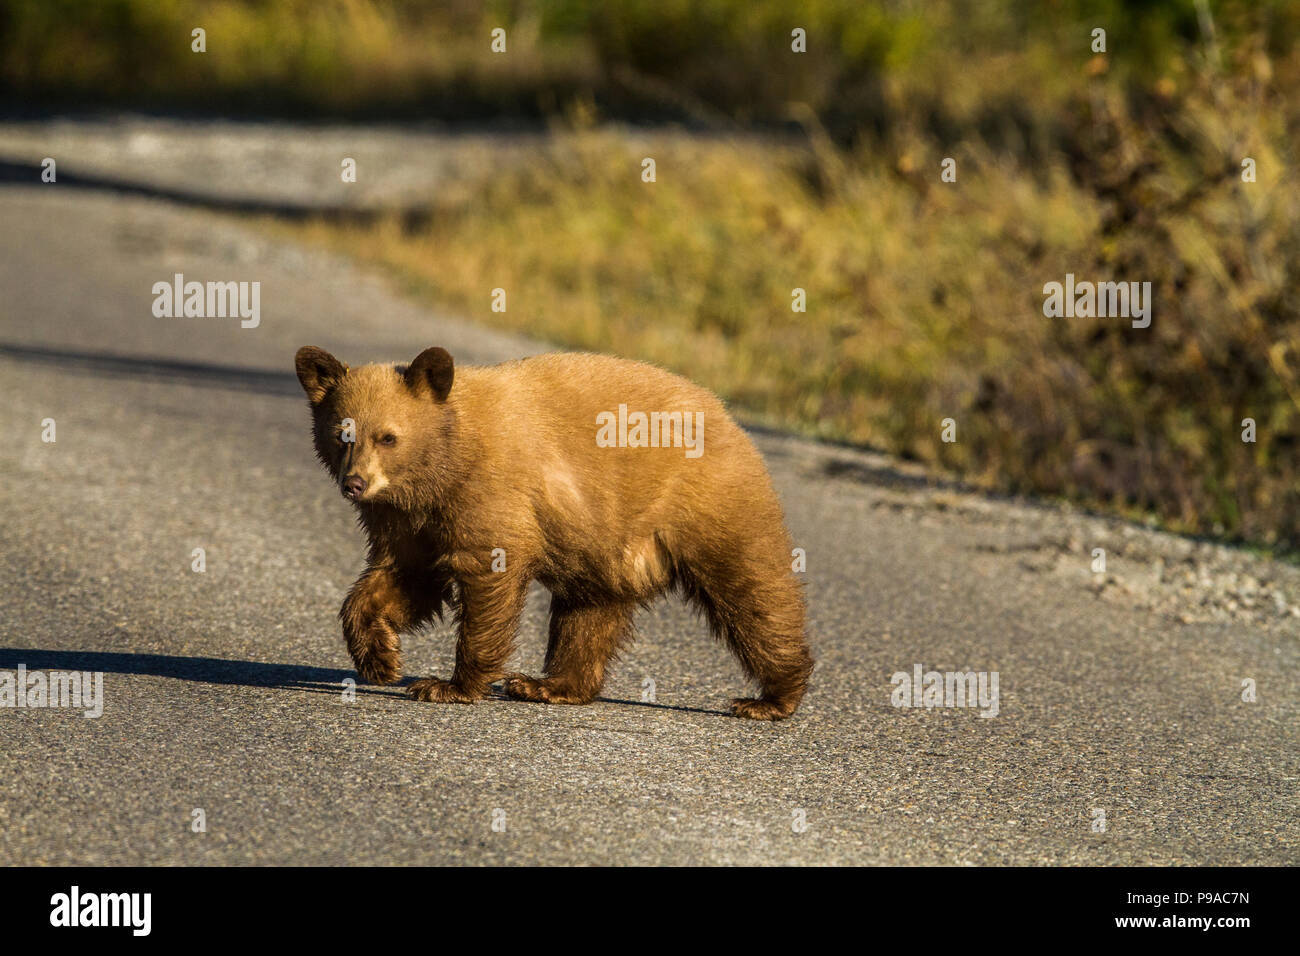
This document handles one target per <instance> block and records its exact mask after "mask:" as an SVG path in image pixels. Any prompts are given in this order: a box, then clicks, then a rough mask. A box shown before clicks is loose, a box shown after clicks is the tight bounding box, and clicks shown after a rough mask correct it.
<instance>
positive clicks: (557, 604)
mask: <svg viewBox="0 0 1300 956" xmlns="http://www.w3.org/2000/svg"><path fill="white" fill-rule="evenodd" d="M633 609H634V605H631V604H571V603H568V602H566V601H563V600H561V599H560V598H558V597H552V598H551V628H550V639H549V641H548V643H547V645H546V663H545V669H546V675H547V676H546V677H544V678H542V679H541V680H537V679H535V678H532V677H527V676H525V675H523V674H513V675H511V677H510V678H509V679H508V680H507V681H506V687H505V690H506V693H507V694H508V695H509V696H511V697H513V698H515V699H516V700H531V701H536V702H539V703H544V704H589V703H591V702H592V701H593V700H594V699H595V698H596V695H597V694H599V693H600V688H601V686H602V685H603V684H604V683H605V667H606V666H607V665H608V664H609V662H610V660H611V659H612V658H613V657H614V655H615V654H617V653H618V650H619V648H620V647H622V646H624V645H625V644H626V643H627V642H628V641H629V640H631V637H632V611H633Z"/></svg>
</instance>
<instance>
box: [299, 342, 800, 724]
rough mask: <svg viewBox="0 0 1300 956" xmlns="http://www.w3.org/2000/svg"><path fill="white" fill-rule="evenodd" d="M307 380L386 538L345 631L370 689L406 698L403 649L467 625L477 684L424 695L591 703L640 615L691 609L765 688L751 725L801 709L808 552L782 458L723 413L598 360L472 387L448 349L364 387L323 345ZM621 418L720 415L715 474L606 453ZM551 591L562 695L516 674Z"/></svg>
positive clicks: (650, 455) (638, 367) (551, 679)
mask: <svg viewBox="0 0 1300 956" xmlns="http://www.w3.org/2000/svg"><path fill="white" fill-rule="evenodd" d="M296 366H297V372H298V379H299V381H300V382H301V383H302V387H303V390H304V391H305V392H306V393H307V397H308V399H309V400H310V402H311V410H312V421H313V437H314V440H315V445H316V454H317V456H318V457H319V458H320V460H321V461H322V463H324V465H325V467H326V468H327V469H328V470H329V472H330V474H331V476H333V478H334V480H335V481H336V482H337V483H338V484H339V486H340V488H341V490H343V492H344V494H345V495H346V496H347V497H349V498H351V499H352V500H353V503H354V504H355V506H356V508H357V511H358V513H359V517H360V521H361V524H362V526H363V527H364V529H365V532H366V535H367V537H368V538H369V561H368V566H367V568H366V570H365V572H364V573H363V574H362V575H361V577H360V578H359V579H358V580H357V582H356V584H354V585H353V586H352V589H351V590H350V591H349V593H348V596H347V599H346V600H345V601H344V602H343V607H342V609H341V610H340V612H339V617H340V618H341V620H342V622H343V633H344V636H345V638H346V640H347V646H348V651H349V652H350V653H351V655H352V660H353V661H354V662H355V664H356V667H357V672H358V674H359V675H360V676H361V677H362V678H363V679H364V680H366V681H369V682H372V683H381V684H387V683H393V682H395V681H397V680H398V679H399V678H400V677H401V656H400V651H401V646H400V643H399V634H401V632H403V631H407V630H410V629H413V628H416V627H418V626H419V625H420V624H422V623H424V622H427V621H429V620H430V619H431V618H432V617H433V616H435V615H438V616H440V615H441V613H442V610H443V607H444V605H446V606H450V607H452V608H454V610H455V613H456V621H457V626H458V639H457V644H456V666H455V670H454V672H453V673H452V676H451V679H450V680H438V679H437V678H426V679H424V680H419V681H416V682H415V683H414V684H411V685H410V687H409V688H408V692H409V693H410V695H411V696H413V697H415V698H417V699H419V700H425V701H454V702H465V703H468V702H472V701H475V700H478V699H480V698H482V697H483V696H485V695H486V694H487V692H488V689H489V685H491V684H492V683H494V682H496V681H500V680H503V679H504V680H505V685H504V686H505V691H506V693H507V694H508V695H509V696H510V697H513V698H516V699H521V700H531V701H542V702H548V703H562V704H585V703H589V702H590V701H591V700H593V699H594V698H595V697H596V695H597V693H599V691H600V688H601V684H602V683H603V681H604V678H605V668H606V666H607V665H608V664H609V662H610V660H611V659H612V658H613V657H614V656H615V655H616V654H617V653H618V651H619V649H620V648H621V647H624V646H626V644H627V642H628V641H629V640H631V636H632V616H633V612H634V611H635V610H636V609H637V607H638V606H639V605H643V604H645V603H646V602H648V601H650V600H651V599H652V598H654V597H655V596H656V595H658V594H661V593H663V592H664V591H666V590H669V589H671V588H677V589H679V590H680V591H681V592H682V593H683V594H684V595H685V596H686V597H687V598H688V599H690V600H691V601H692V602H694V603H695V604H696V605H697V606H698V607H699V608H700V609H701V610H702V611H703V612H704V615H705V617H706V618H707V620H708V622H709V624H710V626H711V627H712V630H713V632H714V634H715V635H717V636H718V637H719V638H721V639H722V640H723V641H724V642H725V643H726V644H727V646H728V647H729V648H730V649H731V650H732V651H733V652H734V653H735V655H736V657H737V658H738V659H739V661H740V664H741V666H742V667H743V668H744V669H745V672H746V674H747V675H748V676H749V677H750V678H752V679H753V680H754V681H756V682H757V684H758V685H759V689H760V696H758V697H757V698H744V699H736V700H735V701H733V703H732V712H733V713H735V714H737V715H739V716H742V717H752V718H758V719H767V720H778V719H781V718H783V717H788V716H790V714H792V713H793V712H794V710H795V708H796V707H797V706H798V705H799V701H800V699H801V698H802V697H803V694H804V690H805V689H806V687H807V684H808V678H809V675H810V674H811V673H812V669H813V660H812V656H811V654H810V653H809V650H808V645H807V642H806V641H805V639H804V603H803V595H802V588H801V585H800V583H799V582H798V581H797V579H796V578H795V576H794V574H793V572H792V571H791V564H790V562H791V541H790V538H789V536H788V534H787V533H786V530H785V526H784V523H783V519H782V514H781V507H780V504H779V502H778V501H777V497H776V494H775V492H774V491H773V489H772V484H771V481H770V479H769V477H768V474H767V470H766V468H765V467H764V465H763V461H762V459H761V458H760V456H759V454H758V452H757V451H756V450H755V448H754V446H753V444H752V443H751V442H750V441H749V438H748V437H747V436H746V435H745V433H744V432H743V431H742V430H741V429H740V428H739V427H738V426H737V425H736V424H735V423H734V422H733V421H732V420H731V418H730V417H729V416H728V415H727V413H726V411H725V410H724V408H723V406H722V404H721V402H719V401H718V399H717V398H715V397H714V396H713V395H712V394H711V393H709V392H708V391H706V390H704V389H702V388H700V387H698V386H696V385H694V384H692V383H690V382H688V381H686V380H685V379H683V378H679V377H678V376H676V375H672V374H670V373H668V372H665V371H663V370H662V369H659V368H655V367H653V366H650V365H645V364H642V363H639V362H630V361H624V360H620V359H614V358H608V357H604V356H598V355H589V354H576V355H575V354H551V355H540V356H536V357H533V358H528V359H523V360H520V361H514V362H506V363H504V364H501V365H495V366H490V367H477V368H476V367H465V368H454V366H453V362H452V358H451V356H450V355H448V354H447V352H446V351H445V350H443V349H440V348H432V349H427V350H425V351H424V352H422V353H421V354H420V355H419V356H418V357H417V358H416V359H415V361H414V362H412V363H411V364H410V365H409V366H400V365H366V366H362V367H359V368H348V367H347V366H346V365H344V364H343V363H342V362H340V361H338V360H337V359H336V358H334V357H333V356H332V355H330V354H329V353H328V352H325V351H323V350H321V349H318V348H314V347H311V346H307V347H304V348H302V349H300V350H299V351H298V354H297V356H296ZM620 405H626V406H627V408H628V409H630V410H631V411H632V412H636V411H640V412H646V413H649V412H682V413H685V414H688V415H693V414H694V413H702V416H703V418H702V421H703V424H704V428H703V431H702V433H701V434H700V435H699V436H698V437H699V438H700V439H703V444H702V453H698V457H690V456H688V455H687V453H686V450H685V449H684V448H683V447H601V446H600V445H598V443H597V433H598V430H599V421H598V416H599V415H601V414H602V413H617V410H618V408H619V406H620ZM345 419H351V420H352V422H353V423H354V435H353V436H347V437H352V438H353V440H351V441H345V440H340V437H341V436H340V432H341V430H342V427H343V425H344V424H345V422H344V420H345ZM605 421H608V417H606V419H605ZM665 435H667V432H666V431H665ZM666 442H667V437H665V443H666ZM497 549H501V550H497ZM503 568H504V569H503ZM533 579H536V580H537V581H539V582H541V583H542V584H543V585H544V586H545V587H547V588H548V589H549V590H550V592H551V596H552V597H551V621H550V636H549V641H548V644H547V648H546V662H545V673H546V676H545V677H542V678H533V677H527V676H524V675H522V674H513V675H508V674H506V672H505V670H504V668H505V664H506V661H507V660H508V658H509V656H510V654H511V651H512V649H513V647H514V642H515V632H516V628H517V624H518V621H519V616H520V613H521V611H522V609H523V606H524V599H525V595H526V593H527V589H528V584H529V582H530V581H532V580H533ZM453 585H454V586H453Z"/></svg>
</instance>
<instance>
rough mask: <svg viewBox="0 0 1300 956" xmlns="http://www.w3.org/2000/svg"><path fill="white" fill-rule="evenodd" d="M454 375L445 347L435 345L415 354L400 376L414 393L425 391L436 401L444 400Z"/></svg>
mask: <svg viewBox="0 0 1300 956" xmlns="http://www.w3.org/2000/svg"><path fill="white" fill-rule="evenodd" d="M455 376H456V366H455V364H454V363H453V362H452V360H451V355H450V354H449V353H448V352H447V350H446V349H441V348H437V347H436V346H435V347H434V348H431V349H425V350H424V351H423V352H421V353H420V354H419V355H417V356H416V357H415V361H414V362H412V363H411V364H410V365H409V366H408V367H407V369H406V374H405V375H403V376H402V377H403V378H404V379H405V380H406V387H407V388H409V389H410V390H411V391H413V392H415V394H416V395H422V394H424V393H425V392H426V391H427V392H428V393H429V394H430V395H432V396H433V398H434V399H435V400H436V401H439V402H445V401H446V400H447V395H448V393H449V392H450V391H451V382H452V379H453V378H455Z"/></svg>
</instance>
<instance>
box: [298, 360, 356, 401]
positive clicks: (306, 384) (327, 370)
mask: <svg viewBox="0 0 1300 956" xmlns="http://www.w3.org/2000/svg"><path fill="white" fill-rule="evenodd" d="M293 364H294V367H295V368H296V369H297V370H298V381H299V382H301V383H302V390H303V391H304V392H306V393H307V399H308V400H309V401H310V402H311V403H312V404H313V405H319V404H320V403H321V400H322V399H323V398H324V397H325V396H326V395H328V394H329V390H330V389H331V388H333V387H334V386H335V385H337V384H338V383H339V382H340V381H342V379H343V376H344V375H346V374H348V367H347V366H346V365H344V364H343V363H342V362H340V361H339V360H338V359H336V358H335V357H334V356H332V355H330V354H329V352H326V351H325V350H324V349H318V348H316V346H314V345H304V346H303V347H302V348H300V349H299V350H298V354H297V355H295V356H294V357H293Z"/></svg>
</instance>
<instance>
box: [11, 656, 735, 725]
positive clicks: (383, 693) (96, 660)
mask: <svg viewBox="0 0 1300 956" xmlns="http://www.w3.org/2000/svg"><path fill="white" fill-rule="evenodd" d="M19 664H22V665H23V667H25V668H26V669H27V670H28V671H90V672H91V673H95V672H97V671H98V672H102V673H105V674H144V675H147V676H150V677H170V678H172V679H174V680H187V681H196V682H198V683H201V684H226V685H233V686H239V687H268V688H278V689H281V690H303V691H309V692H311V693H324V694H338V693H340V692H341V691H342V689H343V681H344V680H346V679H347V678H351V679H352V680H356V679H357V675H356V672H355V671H347V670H334V669H331V668H328V667H307V666H305V665H302V664H264V663H262V662H260V661H232V660H225V659H222V658H219V657H173V656H170V655H167V654H120V653H117V652H114V651H43V650H39V649H33V648H26V647H0V670H17V669H18V665H19ZM415 679H416V678H414V677H406V678H403V679H402V681H401V682H400V683H399V684H394V685H392V686H390V687H369V686H366V685H364V684H359V685H358V686H357V688H356V691H357V693H358V694H375V695H378V696H380V697H401V698H405V697H406V694H405V693H404V692H403V691H402V690H401V688H402V687H404V686H405V685H406V684H409V683H411V682H412V681H414V680H415ZM491 699H493V700H510V698H508V697H506V695H505V693H504V692H502V691H494V692H493V694H492V697H491ZM596 700H597V701H599V702H600V703H604V704H618V705H620V706H626V707H652V708H655V709H658V710H676V711H683V712H686V713H692V714H715V715H718V716H721V717H727V716H730V715H729V714H726V713H724V712H723V711H720V710H707V709H704V708H700V707H681V706H675V705H672V704H659V703H652V702H649V701H640V700H619V699H616V698H612V697H597V698H596ZM516 703H518V702H516Z"/></svg>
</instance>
